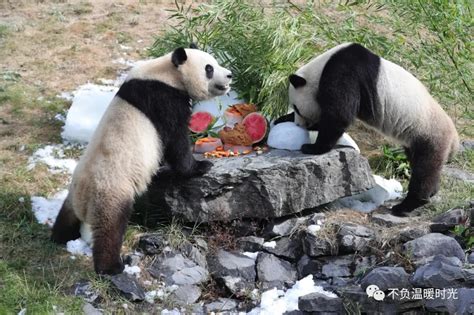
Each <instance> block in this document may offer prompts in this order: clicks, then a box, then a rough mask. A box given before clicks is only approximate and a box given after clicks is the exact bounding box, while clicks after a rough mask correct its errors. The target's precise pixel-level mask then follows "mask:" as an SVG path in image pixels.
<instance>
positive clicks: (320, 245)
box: [303, 233, 331, 257]
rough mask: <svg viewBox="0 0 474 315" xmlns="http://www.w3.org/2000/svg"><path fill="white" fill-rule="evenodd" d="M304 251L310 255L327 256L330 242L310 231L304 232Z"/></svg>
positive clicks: (329, 251) (329, 250)
mask: <svg viewBox="0 0 474 315" xmlns="http://www.w3.org/2000/svg"><path fill="white" fill-rule="evenodd" d="M303 250H304V253H305V254H306V255H308V256H310V257H320V256H327V255H330V254H331V244H330V243H329V242H328V241H326V240H324V239H322V238H320V237H318V236H315V235H313V234H311V233H305V236H304V238H303Z"/></svg>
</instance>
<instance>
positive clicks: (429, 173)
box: [276, 43, 459, 216]
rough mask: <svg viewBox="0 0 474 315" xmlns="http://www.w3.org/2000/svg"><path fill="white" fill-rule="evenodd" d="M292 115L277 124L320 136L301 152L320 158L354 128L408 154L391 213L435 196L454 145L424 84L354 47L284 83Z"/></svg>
mask: <svg viewBox="0 0 474 315" xmlns="http://www.w3.org/2000/svg"><path fill="white" fill-rule="evenodd" d="M289 81H290V86H289V104H290V106H291V107H292V109H293V110H294V112H293V113H291V114H288V115H285V116H283V117H280V118H279V119H277V121H276V123H280V122H283V121H290V120H291V121H294V122H295V123H296V124H297V125H300V126H302V127H305V128H307V129H310V130H318V131H319V134H318V138H317V139H316V143H314V144H305V145H303V146H302V147H301V151H302V152H303V153H306V154H324V153H326V152H328V151H330V150H331V149H332V148H333V147H334V146H335V145H336V142H337V140H338V139H339V138H340V137H341V136H342V134H343V133H344V132H345V131H346V130H347V128H348V127H349V126H350V125H351V124H352V123H353V122H354V120H355V119H356V118H358V119H360V120H361V121H362V122H364V123H365V124H366V125H367V126H369V127H371V128H373V129H375V130H377V131H379V132H380V133H382V134H384V135H385V136H387V137H389V138H391V139H394V140H395V141H397V142H398V143H400V144H401V145H403V147H404V148H405V151H406V154H407V157H408V160H409V162H410V165H411V169H412V173H411V179H410V183H409V186H408V193H407V196H406V198H405V199H404V200H403V201H402V202H401V203H400V204H398V205H395V206H394V207H393V208H392V212H393V213H394V214H395V215H400V216H402V215H405V214H406V213H407V212H411V211H412V210H414V209H416V208H418V207H420V206H422V205H424V204H426V203H427V202H429V199H430V197H432V196H433V195H435V194H436V193H437V192H438V190H439V182H440V175H441V169H442V167H443V164H444V163H445V162H446V161H447V159H448V157H450V156H451V155H452V154H454V153H455V152H456V150H457V148H458V145H459V139H458V134H457V132H456V129H455V127H454V123H453V121H452V120H451V119H450V118H449V116H448V115H447V114H446V112H444V111H443V109H442V108H441V106H440V105H439V104H438V103H437V102H436V101H435V100H434V99H433V97H432V96H431V95H430V94H429V92H428V91H427V89H426V88H425V86H424V85H423V84H422V83H421V82H420V81H419V80H418V79H416V78H415V77H414V76H413V75H412V74H410V73H409V72H408V71H406V70H405V69H403V68H402V67H400V66H398V65H396V64H394V63H392V62H390V61H388V60H385V59H383V58H381V57H379V56H377V55H375V54H373V53H372V52H371V51H369V50H368V49H366V48H364V47H362V46H361V45H359V44H354V43H346V44H341V45H338V46H336V47H334V48H332V49H330V50H328V51H326V52H325V53H323V54H322V55H319V56H317V57H316V58H314V59H313V60H311V61H310V62H309V63H308V64H306V65H304V66H303V67H301V68H300V69H298V70H297V71H296V73H295V74H292V75H290V77H289Z"/></svg>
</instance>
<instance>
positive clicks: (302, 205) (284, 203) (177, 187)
mask: <svg viewBox="0 0 474 315" xmlns="http://www.w3.org/2000/svg"><path fill="white" fill-rule="evenodd" d="M211 161H212V162H213V163H214V166H213V167H212V169H211V170H210V172H209V173H207V174H205V175H204V176H202V177H195V178H191V179H179V178H177V177H176V176H173V175H172V174H170V172H169V170H168V171H166V170H162V171H161V173H159V174H158V175H157V176H156V178H155V179H154V183H153V185H151V187H150V189H149V195H150V199H151V201H152V204H153V206H154V207H156V208H158V209H160V210H165V211H166V210H167V211H171V213H172V214H173V215H176V216H180V217H182V218H184V219H185V220H187V221H192V222H196V221H197V222H208V221H219V220H222V221H227V220H232V219H238V218H265V219H268V218H275V217H282V216H285V215H289V214H293V213H298V212H301V211H302V210H305V209H309V208H314V207H317V206H320V205H322V204H326V203H329V202H332V201H334V200H336V199H338V198H341V197H345V196H349V195H353V194H357V193H360V192H362V191H365V190H367V189H370V188H372V187H373V186H374V185H375V182H374V179H373V178H372V172H371V170H370V166H369V163H368V162H367V159H365V158H364V157H363V156H361V155H360V154H359V153H357V152H356V151H355V150H353V149H338V150H333V151H331V152H329V153H327V154H323V155H305V154H302V153H301V152H299V151H286V150H271V151H270V152H268V153H265V154H262V155H258V156H256V155H254V154H252V155H247V156H240V157H234V158H223V159H213V160H211ZM170 175H171V176H170Z"/></svg>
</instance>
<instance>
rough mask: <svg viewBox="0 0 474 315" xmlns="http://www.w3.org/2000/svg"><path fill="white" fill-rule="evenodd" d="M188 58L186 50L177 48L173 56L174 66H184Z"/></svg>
mask: <svg viewBox="0 0 474 315" xmlns="http://www.w3.org/2000/svg"><path fill="white" fill-rule="evenodd" d="M187 59H188V56H187V55H186V50H184V48H183V47H179V48H176V49H175V51H173V54H172V55H171V62H172V63H173V64H174V66H175V67H178V66H180V65H182V64H183V63H184V62H185V61H186V60H187Z"/></svg>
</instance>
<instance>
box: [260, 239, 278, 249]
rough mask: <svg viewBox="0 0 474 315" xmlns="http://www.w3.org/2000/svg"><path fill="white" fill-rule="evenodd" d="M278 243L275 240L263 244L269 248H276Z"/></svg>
mask: <svg viewBox="0 0 474 315" xmlns="http://www.w3.org/2000/svg"><path fill="white" fill-rule="evenodd" d="M276 245H277V244H276V242H275V241H271V242H265V243H263V245H262V246H263V247H267V248H275V246H276Z"/></svg>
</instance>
